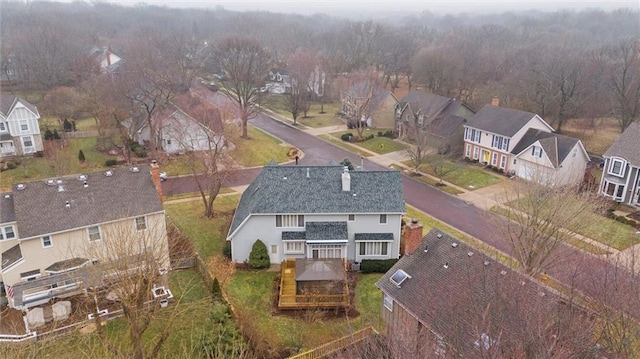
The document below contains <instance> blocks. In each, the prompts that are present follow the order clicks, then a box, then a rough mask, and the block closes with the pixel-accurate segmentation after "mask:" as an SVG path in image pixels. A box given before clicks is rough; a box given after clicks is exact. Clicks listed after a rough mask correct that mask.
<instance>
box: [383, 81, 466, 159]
mask: <svg viewBox="0 0 640 359" xmlns="http://www.w3.org/2000/svg"><path fill="white" fill-rule="evenodd" d="M473 114H474V112H473V110H472V109H471V108H469V107H468V106H467V105H465V104H464V103H462V102H460V101H457V100H456V99H452V98H449V97H443V96H438V95H434V94H430V93H426V92H422V91H411V92H409V94H407V95H406V96H405V97H403V98H402V99H400V101H398V104H397V105H396V108H395V126H396V131H397V134H398V137H399V138H402V139H407V140H411V141H415V139H416V136H422V137H424V138H423V139H424V143H425V144H427V145H428V146H430V147H433V148H437V149H439V151H440V152H451V153H457V154H461V153H462V146H461V144H462V142H463V135H464V127H463V125H464V124H465V123H466V122H467V121H468V120H469V119H470V118H471V117H472V116H473Z"/></svg>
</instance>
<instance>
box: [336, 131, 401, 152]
mask: <svg viewBox="0 0 640 359" xmlns="http://www.w3.org/2000/svg"><path fill="white" fill-rule="evenodd" d="M384 131H386V130H377V129H370V128H368V129H366V130H364V132H363V133H362V136H364V137H366V136H371V135H373V136H374V137H373V138H372V139H370V140H366V141H362V142H355V143H353V145H355V146H360V147H363V148H366V149H368V150H369V151H372V152H375V153H378V154H381V155H383V154H385V153H391V152H396V151H401V150H405V149H406V148H407V146H405V145H403V144H402V143H400V142H397V141H394V140H392V139H390V138H388V137H378V134H379V132H384ZM345 133H351V134H353V135H354V136H357V134H358V133H357V132H356V130H346V131H340V132H334V133H332V134H331V136H333V137H335V138H336V139H338V140H340V141H342V139H341V136H342V135H343V134H345ZM342 142H344V141H342ZM345 143H346V142H345ZM350 146H351V145H350Z"/></svg>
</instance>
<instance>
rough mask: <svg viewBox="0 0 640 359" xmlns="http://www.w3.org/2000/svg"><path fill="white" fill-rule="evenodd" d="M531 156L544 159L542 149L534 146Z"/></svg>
mask: <svg viewBox="0 0 640 359" xmlns="http://www.w3.org/2000/svg"><path fill="white" fill-rule="evenodd" d="M531 156H533V157H538V158H542V147H538V146H533V147H532V148H531Z"/></svg>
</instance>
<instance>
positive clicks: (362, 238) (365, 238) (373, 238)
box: [354, 233, 393, 242]
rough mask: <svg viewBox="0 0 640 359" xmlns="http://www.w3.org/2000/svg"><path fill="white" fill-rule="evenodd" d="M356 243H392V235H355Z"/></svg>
mask: <svg viewBox="0 0 640 359" xmlns="http://www.w3.org/2000/svg"><path fill="white" fill-rule="evenodd" d="M354 239H355V241H356V242H393V233H356V234H355V235H354Z"/></svg>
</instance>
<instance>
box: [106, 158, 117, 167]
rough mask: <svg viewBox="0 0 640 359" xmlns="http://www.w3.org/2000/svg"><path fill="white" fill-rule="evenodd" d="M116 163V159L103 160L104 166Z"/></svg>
mask: <svg viewBox="0 0 640 359" xmlns="http://www.w3.org/2000/svg"><path fill="white" fill-rule="evenodd" d="M116 164H118V161H117V160H113V159H112V160H106V161H104V165H105V166H108V167H111V166H115V165H116Z"/></svg>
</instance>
